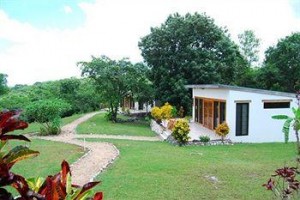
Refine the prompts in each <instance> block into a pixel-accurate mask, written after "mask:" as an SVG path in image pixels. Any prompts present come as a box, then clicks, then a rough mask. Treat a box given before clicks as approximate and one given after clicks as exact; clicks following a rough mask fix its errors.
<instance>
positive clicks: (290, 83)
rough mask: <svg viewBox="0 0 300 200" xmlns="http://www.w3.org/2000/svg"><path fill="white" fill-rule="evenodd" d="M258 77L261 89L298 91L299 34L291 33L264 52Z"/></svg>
mask: <svg viewBox="0 0 300 200" xmlns="http://www.w3.org/2000/svg"><path fill="white" fill-rule="evenodd" d="M265 54H266V59H265V62H264V66H263V67H262V68H261V71H260V74H259V76H258V78H259V82H260V83H261V87H263V88H265V89H273V90H279V91H285V92H295V91H297V90H299V89H300V32H298V33H293V34H291V35H289V36H287V37H285V38H283V39H281V40H279V42H278V43H277V44H276V45H275V46H272V47H269V48H268V49H267V51H266V52H265Z"/></svg>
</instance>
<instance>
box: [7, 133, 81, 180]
mask: <svg viewBox="0 0 300 200" xmlns="http://www.w3.org/2000/svg"><path fill="white" fill-rule="evenodd" d="M16 145H27V146H28V147H29V148H30V149H32V150H36V151H39V152H40V154H39V155H38V156H37V157H34V158H30V159H26V160H22V161H20V162H18V163H16V164H15V165H14V166H13V168H12V171H13V172H15V173H17V174H22V175H23V176H24V177H25V178H29V177H35V176H42V177H46V176H47V175H50V174H52V175H53V174H56V173H57V172H59V170H60V164H61V162H62V161H63V160H66V161H68V162H69V163H70V164H71V163H73V162H74V161H76V160H77V159H78V158H80V157H81V156H82V155H83V154H84V151H83V148H82V147H79V146H76V145H71V144H65V143H60V142H52V141H46V140H39V139H32V140H31V142H30V143H29V142H15V141H10V142H9V144H7V147H6V148H8V149H11V148H13V147H15V146H16Z"/></svg>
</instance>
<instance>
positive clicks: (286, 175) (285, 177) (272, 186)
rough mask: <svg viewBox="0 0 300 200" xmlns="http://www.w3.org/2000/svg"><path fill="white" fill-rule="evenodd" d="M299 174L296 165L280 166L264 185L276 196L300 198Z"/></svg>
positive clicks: (280, 197) (285, 198) (285, 199)
mask: <svg viewBox="0 0 300 200" xmlns="http://www.w3.org/2000/svg"><path fill="white" fill-rule="evenodd" d="M298 175H299V171H298V168H296V167H283V168H279V169H277V170H276V171H275V174H274V175H272V178H270V179H269V180H268V182H267V183H265V184H263V186H264V187H265V188H266V189H267V190H271V191H272V192H273V194H274V196H275V197H277V198H279V199H284V200H287V199H300V193H299V191H300V182H299V180H297V178H298ZM276 177H277V178H276Z"/></svg>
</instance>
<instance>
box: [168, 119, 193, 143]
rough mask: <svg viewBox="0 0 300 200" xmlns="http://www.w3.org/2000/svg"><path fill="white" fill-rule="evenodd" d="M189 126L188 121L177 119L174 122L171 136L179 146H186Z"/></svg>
mask: <svg viewBox="0 0 300 200" xmlns="http://www.w3.org/2000/svg"><path fill="white" fill-rule="evenodd" d="M189 132H190V126H189V124H188V121H187V120H185V119H179V120H177V121H176V122H175V125H174V128H173V130H172V136H173V137H174V139H175V140H176V141H177V142H178V144H179V146H182V145H184V144H186V143H187V142H188V141H189V139H190V137H189Z"/></svg>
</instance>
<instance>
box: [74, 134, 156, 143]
mask: <svg viewBox="0 0 300 200" xmlns="http://www.w3.org/2000/svg"><path fill="white" fill-rule="evenodd" d="M75 137H76V138H78V139H80V138H81V139H82V138H108V139H120V140H137V141H153V142H154V141H161V139H160V138H159V137H158V136H156V137H146V136H128V135H103V134H77V135H76V136H75Z"/></svg>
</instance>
